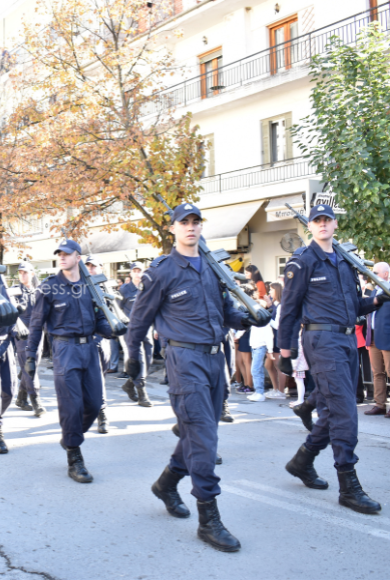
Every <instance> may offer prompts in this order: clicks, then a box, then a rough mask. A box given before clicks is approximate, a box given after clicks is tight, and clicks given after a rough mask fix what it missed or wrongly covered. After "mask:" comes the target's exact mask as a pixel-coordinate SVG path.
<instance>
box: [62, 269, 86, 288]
mask: <svg viewBox="0 0 390 580" xmlns="http://www.w3.org/2000/svg"><path fill="white" fill-rule="evenodd" d="M58 277H59V279H60V280H61V282H63V283H64V284H69V286H73V285H74V284H80V286H81V284H82V283H83V281H82V280H81V276H80V279H79V280H78V282H71V281H70V280H68V278H67V277H66V276H65V274H64V273H63V271H62V270H60V271H59V272H58Z"/></svg>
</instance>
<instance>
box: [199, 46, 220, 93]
mask: <svg viewBox="0 0 390 580" xmlns="http://www.w3.org/2000/svg"><path fill="white" fill-rule="evenodd" d="M198 58H199V65H200V74H201V79H200V91H201V97H202V99H206V98H207V97H212V96H213V95H217V94H218V93H219V92H220V91H221V89H223V88H224V87H223V86H222V72H221V67H222V47H219V48H215V49H213V50H210V51H208V52H205V53H203V54H200V55H199V56H198Z"/></svg>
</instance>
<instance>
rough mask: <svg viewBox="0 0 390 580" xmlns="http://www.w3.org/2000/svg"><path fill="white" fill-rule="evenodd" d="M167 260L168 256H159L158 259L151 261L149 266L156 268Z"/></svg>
mask: <svg viewBox="0 0 390 580" xmlns="http://www.w3.org/2000/svg"><path fill="white" fill-rule="evenodd" d="M167 258H168V256H167V255H165V254H163V255H162V256H159V257H158V258H156V259H155V260H153V262H152V263H151V264H150V268H157V266H159V265H160V264H161V262H163V261H164V260H166V259H167Z"/></svg>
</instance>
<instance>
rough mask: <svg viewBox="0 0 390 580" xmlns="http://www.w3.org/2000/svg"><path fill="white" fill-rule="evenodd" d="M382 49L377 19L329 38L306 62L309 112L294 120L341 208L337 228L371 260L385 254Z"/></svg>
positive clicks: (388, 220)
mask: <svg viewBox="0 0 390 580" xmlns="http://www.w3.org/2000/svg"><path fill="white" fill-rule="evenodd" d="M388 49H389V39H388V37H387V36H386V35H385V34H384V33H383V32H381V31H380V30H379V29H378V25H377V24H376V23H373V24H371V25H369V26H368V27H367V29H364V30H362V31H361V32H360V33H359V35H358V37H357V39H356V43H355V45H353V46H352V45H349V46H347V45H345V44H342V43H341V41H340V39H338V38H337V37H334V38H332V39H331V41H330V44H329V46H328V50H327V52H326V53H325V55H323V56H316V57H315V58H313V60H312V63H311V66H310V68H311V71H310V74H311V80H312V82H314V83H315V85H314V87H313V88H312V91H311V105H312V113H311V114H310V115H309V116H307V117H305V118H304V119H303V120H302V121H301V122H300V124H299V125H295V126H294V127H293V134H294V135H295V138H296V142H297V143H298V146H299V148H300V149H301V151H302V152H303V154H304V156H305V157H306V158H308V159H309V160H310V163H311V164H312V165H313V166H314V167H315V169H316V172H317V173H318V174H320V175H322V179H323V181H324V182H327V183H328V189H329V190H330V191H332V192H333V193H335V194H337V195H336V197H337V203H338V204H339V205H340V206H341V207H342V208H344V209H345V210H346V212H347V213H346V215H341V216H340V219H339V235H340V236H341V237H343V238H344V239H348V238H353V240H354V242H355V244H356V245H357V246H358V248H359V249H360V250H364V252H365V253H366V255H367V257H368V258H372V257H375V259H376V260H381V259H383V258H385V257H388V256H389V253H390V237H389V228H390V196H389V187H390V90H389V89H390V72H389V58H388Z"/></svg>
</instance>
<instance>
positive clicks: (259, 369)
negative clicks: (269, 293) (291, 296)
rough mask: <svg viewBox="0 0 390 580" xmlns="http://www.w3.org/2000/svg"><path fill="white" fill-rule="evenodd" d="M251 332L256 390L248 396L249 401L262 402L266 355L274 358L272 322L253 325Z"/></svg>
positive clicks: (253, 375) (250, 342) (250, 341)
mask: <svg viewBox="0 0 390 580" xmlns="http://www.w3.org/2000/svg"><path fill="white" fill-rule="evenodd" d="M260 303H261V301H260ZM262 306H263V304H262ZM264 306H265V304H264ZM250 332H251V335H250V340H249V344H250V346H251V349H252V368H251V370H252V377H253V386H254V388H255V392H254V393H253V394H251V395H248V397H247V398H248V400H249V401H253V402H262V401H265V395H264V362H265V359H266V357H270V358H271V359H273V348H274V335H273V332H272V328H271V325H270V324H267V326H263V327H262V328H257V327H255V326H252V328H251V331H250Z"/></svg>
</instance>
